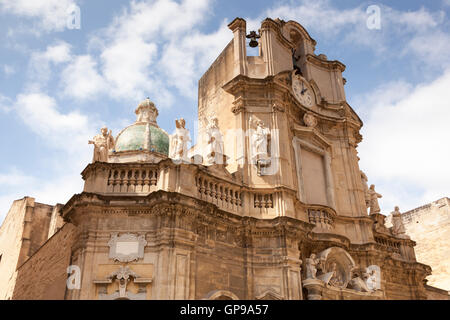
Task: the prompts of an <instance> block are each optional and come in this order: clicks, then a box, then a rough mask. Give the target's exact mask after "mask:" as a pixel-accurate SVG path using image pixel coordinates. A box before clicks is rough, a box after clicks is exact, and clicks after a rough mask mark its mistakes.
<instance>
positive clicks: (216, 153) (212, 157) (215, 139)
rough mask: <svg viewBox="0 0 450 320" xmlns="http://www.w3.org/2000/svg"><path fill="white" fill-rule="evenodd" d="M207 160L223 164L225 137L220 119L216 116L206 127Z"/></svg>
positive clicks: (211, 162) (209, 162)
mask: <svg viewBox="0 0 450 320" xmlns="http://www.w3.org/2000/svg"><path fill="white" fill-rule="evenodd" d="M206 143H207V145H206V156H205V158H206V162H207V163H208V164H223V162H224V161H223V158H224V157H223V155H224V148H223V137H222V133H221V132H220V130H219V120H218V119H217V117H216V116H212V117H211V118H210V119H209V123H208V126H207V127H206Z"/></svg>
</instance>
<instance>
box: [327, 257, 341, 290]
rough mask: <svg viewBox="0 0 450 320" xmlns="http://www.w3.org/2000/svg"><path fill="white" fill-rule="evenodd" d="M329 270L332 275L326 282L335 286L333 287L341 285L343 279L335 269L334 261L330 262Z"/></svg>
mask: <svg viewBox="0 0 450 320" xmlns="http://www.w3.org/2000/svg"><path fill="white" fill-rule="evenodd" d="M330 272H332V276H331V279H330V281H329V282H328V283H329V284H330V285H332V286H335V287H340V286H342V285H343V283H344V281H343V280H342V276H341V274H340V273H339V272H338V270H337V264H336V262H333V263H332V264H331V270H330Z"/></svg>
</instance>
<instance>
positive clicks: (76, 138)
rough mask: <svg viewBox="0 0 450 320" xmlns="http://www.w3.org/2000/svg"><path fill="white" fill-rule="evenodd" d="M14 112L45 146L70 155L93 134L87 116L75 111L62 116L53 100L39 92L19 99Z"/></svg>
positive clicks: (19, 96)
mask: <svg viewBox="0 0 450 320" xmlns="http://www.w3.org/2000/svg"><path fill="white" fill-rule="evenodd" d="M15 110H16V112H17V113H18V115H19V116H20V118H21V119H22V120H23V121H24V123H25V124H26V125H27V126H28V127H29V128H30V129H31V130H32V131H33V132H34V133H36V134H38V135H39V136H41V137H42V138H44V139H45V142H46V143H48V144H51V145H52V146H55V147H57V148H60V149H64V150H66V151H68V152H70V153H76V152H78V150H79V149H78V148H79V147H81V146H84V144H85V143H86V140H87V137H89V135H90V134H92V132H93V129H92V124H91V122H90V121H89V120H88V117H87V116H85V115H83V114H81V113H80V112H78V111H71V112H69V113H66V114H64V113H61V112H60V111H59V110H58V108H57V103H56V100H55V99H54V98H52V97H50V96H48V95H46V94H44V93H41V92H37V93H28V94H20V95H18V96H17V101H16V103H15ZM69 141H70V142H69ZM83 141H84V143H83Z"/></svg>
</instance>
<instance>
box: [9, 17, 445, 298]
mask: <svg viewBox="0 0 450 320" xmlns="http://www.w3.org/2000/svg"><path fill="white" fill-rule="evenodd" d="M228 27H229V29H230V30H231V32H232V34H233V37H232V39H231V41H230V42H229V44H228V45H227V46H226V47H225V49H224V50H223V51H222V53H221V54H220V55H219V56H218V57H217V59H216V60H215V61H214V63H213V64H212V65H211V66H210V68H209V69H208V70H207V71H206V72H205V74H204V75H203V76H202V78H201V79H200V80H199V88H198V90H199V91H198V92H199V94H198V119H199V123H200V125H199V132H198V136H199V139H198V141H197V143H196V144H195V145H194V146H192V147H191V148H188V142H189V141H190V135H189V132H188V130H187V129H186V123H185V121H184V119H177V120H176V123H175V127H176V129H175V133H174V134H172V135H169V134H168V133H167V132H166V131H164V130H163V129H162V128H160V127H159V126H158V123H157V116H158V109H157V107H156V106H155V104H154V103H153V102H151V101H150V99H146V100H144V101H142V102H141V103H140V104H139V105H138V107H137V109H136V110H135V113H136V117H137V118H136V122H135V123H133V124H131V125H130V126H128V127H126V128H125V129H123V130H122V131H121V132H119V133H118V135H117V136H116V137H113V135H112V133H111V132H110V131H108V129H107V128H102V129H101V133H100V134H99V135H97V136H96V137H94V138H93V139H92V140H91V141H89V143H91V144H93V145H94V156H93V161H92V163H90V164H88V165H87V166H86V168H85V169H84V170H83V172H82V173H81V175H82V178H83V179H84V189H83V190H82V192H80V193H79V194H75V195H74V196H73V197H72V198H71V199H70V200H69V201H68V202H67V203H66V204H64V205H57V206H55V207H52V206H46V205H42V204H39V203H37V202H35V201H34V199H33V198H28V197H26V198H24V199H22V200H17V201H16V202H15V203H14V204H13V207H12V208H11V210H10V212H9V214H8V216H7V218H6V219H5V222H4V224H3V226H2V229H1V233H0V240H1V241H0V254H2V256H3V259H2V260H3V261H1V260H0V268H3V269H2V273H1V274H0V280H1V282H2V283H1V286H2V288H0V298H2V299H92V300H112V299H139V300H145V299H152V300H153V299H289V300H302V299H314V300H318V299H324V300H326V299H334V300H339V299H441V298H442V299H447V298H448V295H447V293H446V292H444V291H442V290H441V291H440V290H439V289H436V288H433V287H430V286H428V285H427V284H426V277H427V276H429V275H430V274H431V268H430V267H429V266H427V265H425V264H422V263H419V262H418V261H417V260H416V257H415V252H414V246H415V242H414V241H413V240H411V239H410V238H409V237H408V236H407V235H406V234H405V232H404V228H402V224H401V223H402V222H401V219H397V220H395V219H393V221H392V223H393V227H392V228H388V227H386V226H385V221H384V220H385V216H384V215H383V214H381V212H380V208H379V206H378V199H379V198H380V197H381V195H380V194H378V193H377V192H376V191H375V186H373V185H372V186H370V188H369V186H368V179H367V177H366V176H365V175H364V173H363V172H362V171H361V170H360V168H359V165H358V161H359V158H358V155H357V150H356V149H357V146H358V143H360V142H361V140H362V136H361V134H360V129H361V127H362V125H363V124H362V121H361V120H360V118H359V117H358V115H357V114H356V113H355V112H354V111H353V109H352V108H351V107H350V105H349V104H348V103H347V102H346V97H345V90H344V85H345V82H346V81H345V79H344V78H343V76H342V73H343V72H344V70H345V66H344V65H343V64H342V63H341V62H339V61H330V60H328V59H327V57H326V56H325V55H323V54H320V55H316V54H315V45H316V42H315V40H314V39H312V38H311V36H310V35H309V34H308V32H307V31H306V30H305V29H304V28H303V27H302V26H301V25H300V24H298V23H297V22H295V21H288V22H285V21H282V20H279V19H276V20H272V19H269V18H267V19H265V20H264V21H262V23H261V27H260V29H259V31H258V33H256V32H253V33H250V34H249V35H247V30H246V22H245V20H243V19H241V18H236V19H235V20H233V21H232V22H231V23H230V24H229V25H228ZM247 38H249V39H250V40H251V43H250V46H255V47H256V46H257V47H258V50H259V55H258V56H248V55H247ZM171 130H172V129H171ZM397 211H398V210H397ZM394 220H395V221H394Z"/></svg>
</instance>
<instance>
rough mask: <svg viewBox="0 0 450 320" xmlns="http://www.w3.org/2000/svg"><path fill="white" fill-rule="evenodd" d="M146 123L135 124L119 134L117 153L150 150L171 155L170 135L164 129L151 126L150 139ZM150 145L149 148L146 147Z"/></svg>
mask: <svg viewBox="0 0 450 320" xmlns="http://www.w3.org/2000/svg"><path fill="white" fill-rule="evenodd" d="M146 126H147V124H146V123H135V124H133V125H131V126H129V127H127V128H125V129H124V130H122V132H120V133H119V135H118V136H117V139H116V148H115V151H116V152H121V151H139V150H145V149H147V150H149V151H156V152H159V153H163V154H165V155H168V154H169V135H168V134H167V133H166V132H165V131H164V130H162V129H160V128H158V127H155V126H153V125H151V124H149V129H150V130H149V137H148V138H147V137H146ZM146 143H149V146H148V147H147V146H146Z"/></svg>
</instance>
